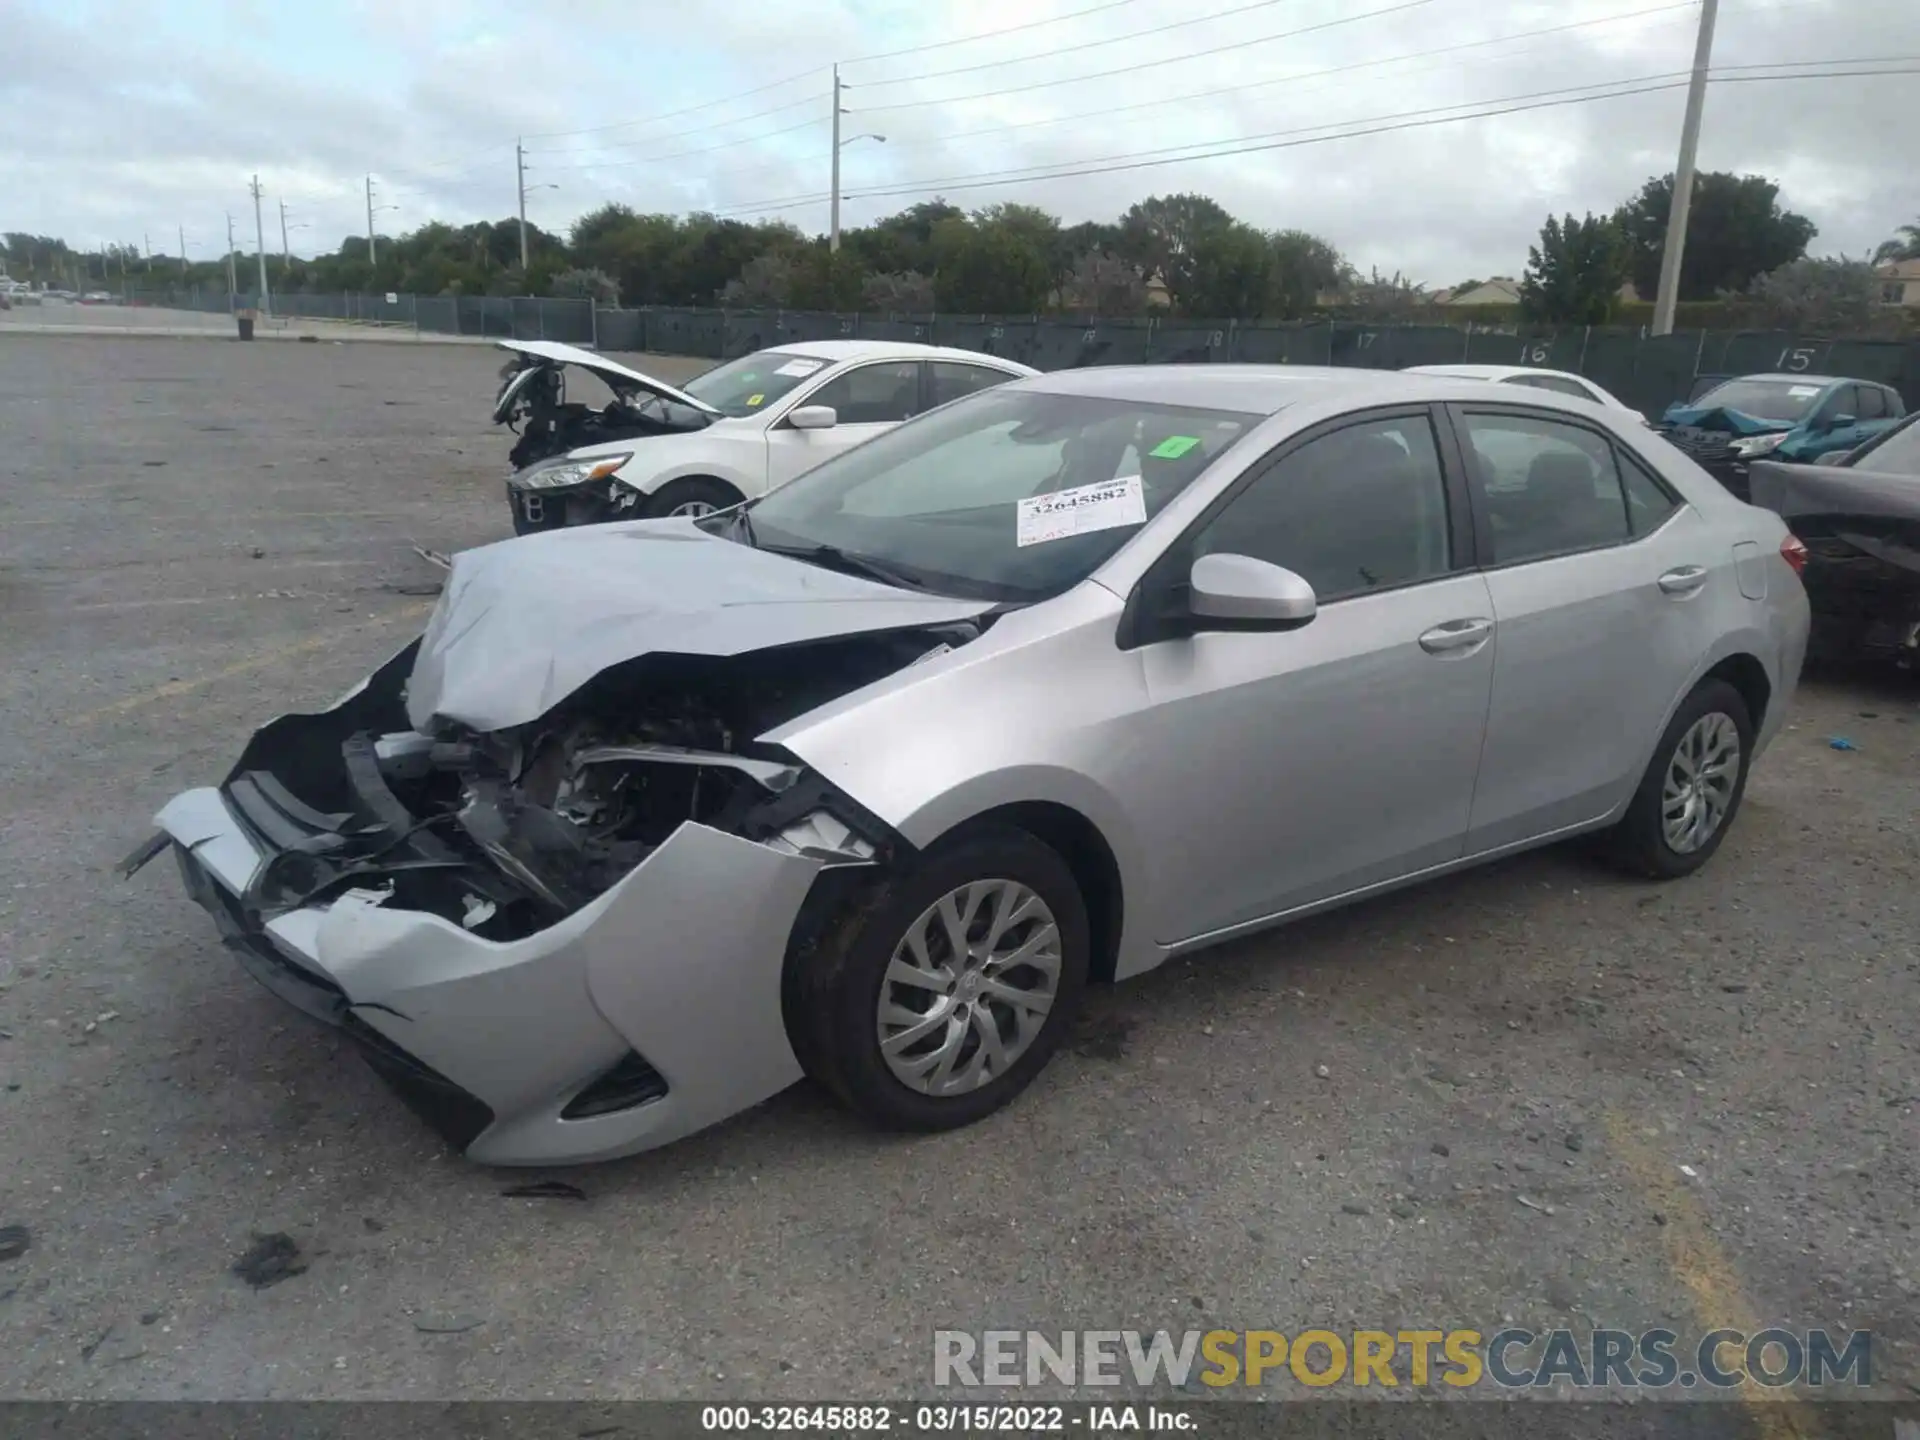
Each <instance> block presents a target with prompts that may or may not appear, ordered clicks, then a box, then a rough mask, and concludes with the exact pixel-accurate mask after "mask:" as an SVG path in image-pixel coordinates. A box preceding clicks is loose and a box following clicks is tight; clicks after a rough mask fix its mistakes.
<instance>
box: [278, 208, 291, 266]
mask: <svg viewBox="0 0 1920 1440" xmlns="http://www.w3.org/2000/svg"><path fill="white" fill-rule="evenodd" d="M291 269H293V252H292V250H290V249H289V248H288V246H287V202H286V201H284V200H282V201H281V202H280V273H281V275H283V276H284V275H286V273H287V272H288V271H290V270H291Z"/></svg>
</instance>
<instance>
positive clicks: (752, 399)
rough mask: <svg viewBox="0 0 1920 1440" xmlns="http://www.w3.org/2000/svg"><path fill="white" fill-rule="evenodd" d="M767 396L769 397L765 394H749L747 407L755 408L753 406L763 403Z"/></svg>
mask: <svg viewBox="0 0 1920 1440" xmlns="http://www.w3.org/2000/svg"><path fill="white" fill-rule="evenodd" d="M766 398H767V397H766V396H764V395H749V396H747V408H748V409H749V410H751V409H753V407H754V406H756V405H758V404H760V403H761V402H762V401H763V400H765V399H766Z"/></svg>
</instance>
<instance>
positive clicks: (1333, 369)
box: [1013, 364, 1582, 415]
mask: <svg viewBox="0 0 1920 1440" xmlns="http://www.w3.org/2000/svg"><path fill="white" fill-rule="evenodd" d="M1449 379H1451V380H1453V381H1454V382H1455V383H1454V384H1452V385H1449V384H1447V383H1446V382H1447V381H1448V380H1449ZM1013 383H1014V384H1015V385H1017V386H1019V387H1020V388H1022V389H1028V390H1044V391H1047V392H1049V393H1052V394H1056V395H1087V396H1092V397H1094V398H1097V399H1103V400H1140V401H1154V402H1157V403H1160V404H1166V405H1191V406H1192V407H1193V408H1195V409H1197V410H1237V411H1241V412H1243V413H1247V414H1256V415H1273V414H1277V413H1278V412H1279V411H1281V410H1284V409H1286V408H1287V407H1288V406H1289V405H1298V404H1305V403H1308V402H1312V401H1320V400H1333V399H1336V398H1338V397H1340V396H1342V395H1346V394H1351V395H1354V396H1357V397H1363V398H1368V399H1373V398H1378V399H1379V400H1381V401H1384V402H1389V403H1390V402H1392V401H1394V400H1396V399H1402V400H1417V401H1421V402H1428V401H1433V400H1444V399H1449V398H1463V397H1467V396H1472V395H1475V394H1483V393H1485V392H1484V390H1483V389H1482V385H1483V384H1484V382H1482V381H1478V380H1474V379H1470V378H1468V377H1465V376H1445V375H1423V374H1419V373H1417V372H1413V371H1407V370H1367V369H1362V368H1359V367H1357V366H1329V365H1211V364H1199V365H1097V366H1089V367H1087V368H1085V369H1081V370H1054V371H1051V372H1049V373H1047V374H1044V375H1036V376H1032V377H1030V378H1028V379H1025V380H1016V381H1015V382H1013ZM1538 398H1539V399H1540V400H1541V401H1543V402H1552V401H1556V400H1565V399H1567V397H1565V396H1559V395H1555V394H1554V393H1553V392H1552V391H1550V390H1542V391H1541V392H1540V394H1539V397H1538ZM1534 399H1535V397H1534V396H1532V395H1529V396H1528V397H1527V401H1528V403H1529V404H1531V403H1533V402H1534ZM1569 403H1582V402H1569Z"/></svg>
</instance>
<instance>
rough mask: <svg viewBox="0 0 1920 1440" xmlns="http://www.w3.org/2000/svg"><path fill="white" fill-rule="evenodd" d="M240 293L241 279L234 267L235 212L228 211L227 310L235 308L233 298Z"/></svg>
mask: <svg viewBox="0 0 1920 1440" xmlns="http://www.w3.org/2000/svg"><path fill="white" fill-rule="evenodd" d="M239 293H240V277H239V275H238V274H236V273H235V271H234V265H233V212H232V211H231V210H229V211H227V308H228V309H229V310H231V309H232V308H233V297H234V296H236V295H238V294H239Z"/></svg>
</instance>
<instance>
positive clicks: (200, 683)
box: [73, 601, 433, 725]
mask: <svg viewBox="0 0 1920 1440" xmlns="http://www.w3.org/2000/svg"><path fill="white" fill-rule="evenodd" d="M432 608H433V605H432V602H431V601H429V602H426V603H420V602H415V603H414V604H411V605H407V606H403V607H402V608H401V609H399V610H396V611H395V612H394V613H393V615H392V617H390V618H392V619H396V620H398V619H404V618H406V617H407V616H410V615H412V616H418V615H424V614H426V613H427V611H429V610H431V609H432ZM366 628H367V627H366V626H365V625H355V626H353V627H351V629H350V630H349V631H347V632H344V633H349V634H351V633H357V632H359V631H361V630H364V629H366ZM342 633H343V632H341V631H338V630H333V631H329V632H328V633H326V634H324V635H313V636H309V637H308V638H307V639H305V640H296V641H295V642H293V643H292V644H291V645H282V646H280V647H278V648H276V649H274V650H270V651H267V652H266V653H264V654H260V655H252V656H249V657H248V658H247V659H245V660H236V661H235V662H234V663H233V664H231V665H227V666H224V667H222V668H221V669H219V670H214V671H210V672H209V673H207V674H205V675H196V676H194V677H193V678H192V679H190V680H169V681H167V683H166V684H164V685H156V686H154V687H153V688H152V689H151V690H143V691H141V692H140V693H139V694H137V695H129V696H127V697H126V698H125V699H124V700H116V701H114V702H113V703H112V704H111V705H102V706H100V707H99V708H98V709H97V710H87V711H84V712H82V713H81V714H79V715H76V716H75V717H74V720H73V723H74V724H76V725H95V724H98V723H99V722H100V721H102V720H113V719H116V718H118V717H119V716H122V715H127V714H131V713H132V712H133V711H135V710H138V709H139V708H140V707H141V706H143V705H154V704H157V703H159V702H160V701H162V700H175V699H178V698H179V697H180V696H182V695H191V694H192V693H193V692H194V691H196V690H204V689H205V688H206V687H207V686H209V685H217V684H219V683H220V682H221V681H222V680H231V679H232V678H233V677H234V676H236V675H245V674H247V673H248V672H249V671H253V670H260V669H264V668H265V667H267V666H269V665H272V664H274V663H275V662H276V661H280V660H290V659H292V658H294V657H295V656H298V655H311V654H313V653H314V652H315V651H317V650H324V649H326V648H327V647H328V646H330V645H337V644H338V643H339V642H340V638H341V635H342Z"/></svg>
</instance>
